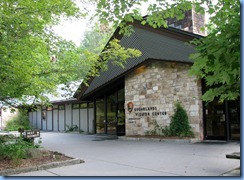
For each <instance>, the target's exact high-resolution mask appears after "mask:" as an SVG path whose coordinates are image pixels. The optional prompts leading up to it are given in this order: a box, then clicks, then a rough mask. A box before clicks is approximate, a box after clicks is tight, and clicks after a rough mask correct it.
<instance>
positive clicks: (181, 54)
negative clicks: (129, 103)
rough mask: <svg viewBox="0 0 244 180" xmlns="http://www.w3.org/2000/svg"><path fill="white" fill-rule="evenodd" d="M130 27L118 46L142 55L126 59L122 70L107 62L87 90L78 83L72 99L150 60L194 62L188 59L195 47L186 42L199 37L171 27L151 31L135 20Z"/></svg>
mask: <svg viewBox="0 0 244 180" xmlns="http://www.w3.org/2000/svg"><path fill="white" fill-rule="evenodd" d="M132 26H133V30H134V32H133V33H132V34H131V35H130V36H122V37H121V38H120V44H121V45H122V46H124V47H125V48H135V49H138V50H140V51H141V53H142V55H141V56H140V57H137V58H129V59H128V60H127V63H126V64H125V68H121V67H119V66H116V65H114V64H112V63H111V62H109V63H108V69H107V71H100V72H99V76H98V77H93V78H91V79H90V81H89V86H88V87H87V86H86V85H85V84H81V85H80V87H79V88H78V90H77V91H76V93H75V95H74V97H76V98H77V99H82V97H85V96H87V95H88V94H91V93H92V92H94V91H95V90H96V89H97V88H99V87H101V86H103V85H105V84H108V83H111V82H113V81H114V80H116V79H117V78H118V77H120V76H121V75H123V74H125V73H126V72H128V71H129V70H131V69H133V68H135V67H136V66H138V65H139V64H141V63H143V62H145V61H147V60H149V59H153V60H162V61H174V62H184V63H193V62H192V61H191V60H190V59H189V55H190V54H192V53H194V52H195V51H194V47H192V46H190V45H187V44H186V42H189V41H190V40H192V39H194V38H201V37H202V36H200V35H196V34H193V33H190V32H186V31H182V30H179V29H176V28H172V27H168V28H158V29H153V28H152V27H149V26H147V25H141V24H140V22H137V21H135V22H134V23H132ZM118 31H119V29H117V30H116V31H115V33H114V36H115V37H116V36H118Z"/></svg>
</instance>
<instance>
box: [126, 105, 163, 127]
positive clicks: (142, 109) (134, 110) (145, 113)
mask: <svg viewBox="0 0 244 180" xmlns="http://www.w3.org/2000/svg"><path fill="white" fill-rule="evenodd" d="M127 111H128V112H129V115H131V117H129V118H128V122H129V123H134V122H135V120H139V119H141V118H142V117H160V116H166V115H167V112H166V111H162V110H160V109H159V108H158V107H157V106H134V103H133V102H128V103H127ZM132 116H133V117H132Z"/></svg>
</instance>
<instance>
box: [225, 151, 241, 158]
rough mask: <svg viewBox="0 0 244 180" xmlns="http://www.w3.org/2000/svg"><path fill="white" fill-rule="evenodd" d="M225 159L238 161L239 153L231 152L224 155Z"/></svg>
mask: <svg viewBox="0 0 244 180" xmlns="http://www.w3.org/2000/svg"><path fill="white" fill-rule="evenodd" d="M226 158H229V159H240V152H233V153H231V154H226Z"/></svg>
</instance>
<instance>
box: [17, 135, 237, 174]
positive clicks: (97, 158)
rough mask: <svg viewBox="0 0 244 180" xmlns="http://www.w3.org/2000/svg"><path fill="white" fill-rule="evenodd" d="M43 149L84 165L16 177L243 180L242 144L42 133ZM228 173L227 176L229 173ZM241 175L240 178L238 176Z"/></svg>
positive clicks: (34, 172) (33, 172)
mask: <svg viewBox="0 0 244 180" xmlns="http://www.w3.org/2000/svg"><path fill="white" fill-rule="evenodd" d="M41 137H42V141H43V143H42V146H43V147H45V148H47V149H49V150H54V151H59V152H61V153H64V154H66V155H68V156H71V157H74V158H78V159H81V160H84V161H85V163H82V164H76V165H70V166H64V167H57V168H52V169H48V170H40V171H32V172H28V173H21V174H16V175H14V176H93V177H95V176H96V177H98V176H147V177H148V176H158V177H160V176H176V177H177V176H236V175H237V176H240V170H239V171H238V170H234V171H231V170H233V169H236V168H238V167H240V160H235V159H228V158H226V154H228V153H232V152H240V144H239V142H228V143H227V142H214V143H186V142H157V141H148V140H145V141H144V140H142V141H135V140H128V139H127V140H123V139H114V138H111V139H107V138H101V137H100V136H96V135H82V134H75V133H55V132H41ZM226 172H228V173H226ZM238 173H239V174H238Z"/></svg>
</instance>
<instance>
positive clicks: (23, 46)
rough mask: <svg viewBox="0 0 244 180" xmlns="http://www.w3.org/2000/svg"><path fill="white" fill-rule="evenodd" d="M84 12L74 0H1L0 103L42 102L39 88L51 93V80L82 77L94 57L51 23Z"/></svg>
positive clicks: (76, 16) (82, 14) (41, 92)
mask: <svg viewBox="0 0 244 180" xmlns="http://www.w3.org/2000/svg"><path fill="white" fill-rule="evenodd" d="M87 11H88V10H85V8H84V9H81V8H79V7H78V6H77V5H76V4H75V3H74V1H73V0H62V1H59V0H40V1H39V0H18V1H12V0H4V1H0V14H1V16H0V72H1V73H0V84H1V86H0V101H1V102H4V103H6V104H10V105H15V101H13V99H15V100H16V99H17V100H18V102H22V103H25V102H26V101H27V100H28V98H29V97H35V100H39V101H45V100H46V99H45V96H44V93H52V92H54V91H55V89H56V85H58V84H63V83H64V84H68V85H69V83H70V82H71V81H74V80H78V79H82V78H84V77H85V76H86V73H87V70H86V68H87V64H90V63H91V64H94V62H95V61H97V57H94V56H93V54H91V53H89V52H88V51H85V50H84V49H81V48H79V47H77V46H76V45H75V44H74V43H72V42H69V41H66V40H64V39H62V38H61V37H59V36H57V35H56V34H55V33H54V31H53V30H52V26H53V25H56V24H58V23H59V21H60V19H61V18H67V19H72V18H82V17H83V16H85V14H86V13H87ZM110 51H112V50H110ZM133 51H134V50H133ZM126 52H127V49H124V51H123V53H126ZM104 54H105V55H106V53H104ZM128 54H130V55H132V54H131V53H128ZM132 56H133V55H132ZM108 58H109V57H108ZM107 61H108V59H106V61H105V63H106V62H107ZM91 67H94V66H93V65H92V66H91ZM90 74H91V75H95V74H96V73H95V72H94V71H90ZM34 102H35V101H34Z"/></svg>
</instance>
